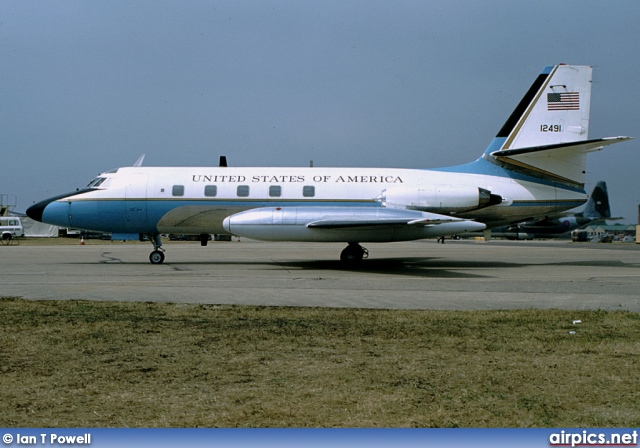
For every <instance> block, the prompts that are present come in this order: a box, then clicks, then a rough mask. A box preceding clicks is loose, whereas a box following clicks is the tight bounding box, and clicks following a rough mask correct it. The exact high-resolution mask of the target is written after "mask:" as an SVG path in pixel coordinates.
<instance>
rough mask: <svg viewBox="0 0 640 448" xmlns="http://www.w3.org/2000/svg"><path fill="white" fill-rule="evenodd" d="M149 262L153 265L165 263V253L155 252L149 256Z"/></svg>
mask: <svg viewBox="0 0 640 448" xmlns="http://www.w3.org/2000/svg"><path fill="white" fill-rule="evenodd" d="M149 261H150V262H151V263H152V264H160V263H162V262H163V261H164V252H162V251H161V250H154V251H153V252H151V253H150V254H149Z"/></svg>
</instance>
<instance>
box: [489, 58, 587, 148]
mask: <svg viewBox="0 0 640 448" xmlns="http://www.w3.org/2000/svg"><path fill="white" fill-rule="evenodd" d="M591 73H592V68H591V67H590V66H584V65H582V66H580V65H556V66H555V67H546V68H545V69H544V70H543V71H542V73H541V74H540V75H539V76H538V78H537V79H536V81H535V82H534V84H533V85H532V86H531V89H529V92H527V95H525V97H524V98H523V99H522V101H521V102H520V104H519V105H518V107H517V108H516V109H515V110H514V112H513V114H512V115H511V116H510V117H509V119H508V120H507V122H506V123H505V124H504V126H503V127H502V129H500V132H498V135H497V136H496V137H504V138H505V140H504V142H503V144H502V147H501V148H500V149H501V150H506V149H518V148H530V147H535V146H546V145H554V144H558V143H570V142H579V141H584V140H587V139H588V138H589V110H590V108H591Z"/></svg>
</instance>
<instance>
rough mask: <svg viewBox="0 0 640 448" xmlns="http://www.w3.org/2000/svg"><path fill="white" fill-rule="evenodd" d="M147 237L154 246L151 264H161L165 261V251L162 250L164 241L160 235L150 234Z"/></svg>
mask: <svg viewBox="0 0 640 448" xmlns="http://www.w3.org/2000/svg"><path fill="white" fill-rule="evenodd" d="M147 237H148V238H149V241H151V244H153V252H151V253H150V254H149V261H150V262H151V264H161V263H162V262H163V261H164V249H163V248H162V240H161V239H160V235H159V234H157V233H156V234H148V235H147Z"/></svg>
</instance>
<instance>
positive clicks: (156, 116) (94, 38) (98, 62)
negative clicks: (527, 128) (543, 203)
mask: <svg viewBox="0 0 640 448" xmlns="http://www.w3.org/2000/svg"><path fill="white" fill-rule="evenodd" d="M639 19H640V2H639V1H636V0H629V1H607V2H605V1H599V0H598V1H595V0H594V1H584V0H580V1H556V0H552V1H540V0H536V1H512V0H505V1H500V0H484V1H476V0H468V1H463V0H459V1H451V0H446V1H439V2H436V1H425V0H421V1H404V0H393V1H390V0H388V1H372V0H362V1H348V0H340V1H329V0H322V1H264V0H260V1H238V0H233V1H231V0H230V1H188V0H187V1H185V0H181V1H155V0H154V1H139V0H138V1H130V0H126V1H117V0H115V1H114V0H110V1H51V0H47V1H18V0H16V1H11V0H0V148H1V149H0V155H1V159H0V166H1V167H2V170H1V171H0V194H4V195H8V197H7V196H5V197H4V200H5V202H6V201H7V200H8V201H9V202H10V203H13V202H16V200H15V199H17V207H16V209H15V210H16V211H19V212H24V211H25V210H26V208H27V207H28V206H30V205H31V204H33V203H34V202H37V201H40V200H42V199H45V198H47V197H50V196H53V195H56V194H59V193H65V192H68V191H72V190H75V189H76V188H78V187H83V186H85V185H86V184H87V183H88V182H89V181H90V180H91V179H92V178H93V177H95V176H96V175H97V174H98V173H100V172H102V171H106V170H109V169H112V168H116V167H119V166H126V165H131V164H133V163H134V162H135V161H136V159H137V158H138V157H139V156H140V155H141V154H143V153H144V154H146V159H145V163H144V164H145V165H148V166H156V165H157V166H162V165H174V166H216V165H217V164H218V159H219V156H220V155H226V156H227V158H228V160H229V164H230V165H234V166H264V165H266V166H308V165H309V161H310V160H313V161H314V165H315V166H365V167H376V166H390V167H399V168H433V167H440V166H447V165H456V164H462V163H466V162H470V161H472V160H475V159H476V158H478V157H479V156H480V155H481V154H482V152H483V151H484V149H485V148H486V147H487V145H488V144H489V143H490V141H491V140H492V138H493V137H494V135H495V134H496V132H497V131H498V129H499V128H500V127H501V126H502V124H503V123H504V121H505V120H506V119H507V117H508V116H509V114H510V113H511V111H512V110H513V108H514V107H515V106H516V104H517V103H518V101H519V100H520V98H521V97H522V96H523V94H524V93H525V91H526V90H527V89H528V87H529V86H530V84H531V83H532V82H533V80H534V79H535V77H536V76H537V75H538V74H539V73H540V71H541V70H542V68H543V67H545V66H547V65H554V64H557V63H569V64H584V65H593V66H594V73H593V79H594V84H593V91H592V104H591V127H590V133H589V137H590V138H600V137H608V136H617V135H628V136H633V137H636V140H633V141H631V142H627V143H621V144H618V145H614V146H611V147H608V148H606V149H605V150H603V151H601V152H599V153H596V154H590V155H589V156H588V162H587V186H586V189H587V190H588V191H589V192H590V191H591V189H592V188H593V186H594V185H595V183H596V182H597V181H598V180H604V181H606V182H607V185H608V188H609V194H610V199H611V204H612V213H613V214H614V215H617V216H624V217H625V218H626V219H625V220H623V221H622V222H625V223H636V222H637V217H638V203H639V202H640V187H639V183H638V177H639V176H638V170H639V167H640V163H639V162H640V113H639V112H640V87H639V79H640V23H639V22H638V20H639ZM14 198H15V199H14Z"/></svg>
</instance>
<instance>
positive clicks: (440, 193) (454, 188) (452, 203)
mask: <svg viewBox="0 0 640 448" xmlns="http://www.w3.org/2000/svg"><path fill="white" fill-rule="evenodd" d="M376 200H377V201H378V202H380V203H381V204H382V206H384V207H387V208H396V209H398V208H400V209H408V210H418V211H421V212H432V213H444V214H447V213H458V212H465V211H469V210H477V209H480V208H484V207H489V206H490V205H497V204H501V203H502V197H501V196H499V195H497V194H492V193H491V192H490V191H489V190H487V189H485V188H480V187H469V186H458V185H429V186H420V187H418V186H414V187H410V186H406V187H390V188H387V189H386V190H383V192H382V194H381V195H380V196H378V197H377V198H376Z"/></svg>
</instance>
